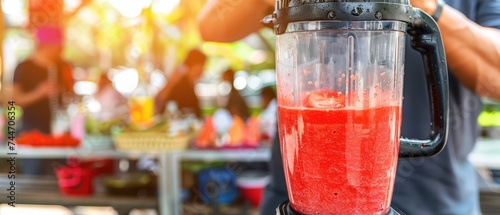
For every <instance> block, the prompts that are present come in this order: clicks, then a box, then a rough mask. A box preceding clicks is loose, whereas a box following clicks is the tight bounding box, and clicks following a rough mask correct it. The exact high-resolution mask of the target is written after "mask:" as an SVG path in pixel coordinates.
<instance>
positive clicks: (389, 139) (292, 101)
mask: <svg viewBox="0 0 500 215" xmlns="http://www.w3.org/2000/svg"><path fill="white" fill-rule="evenodd" d="M406 27H407V24H406V23H404V22H399V21H367V22H347V21H340V22H339V21H310V22H295V23H290V24H289V25H288V28H287V31H286V32H285V33H284V34H282V35H278V36H277V37H276V46H277V53H276V55H277V75H278V79H277V80H278V83H277V86H278V105H279V111H278V119H279V132H280V133H279V135H280V140H281V150H282V151H281V152H282V157H283V164H284V170H285V176H286V179H287V188H288V193H289V197H290V203H291V206H292V207H293V208H294V209H295V210H296V211H297V212H299V213H301V214H385V213H386V212H387V211H388V210H389V208H390V201H391V195H392V187H393V184H394V178H395V170H396V164H397V159H398V152H399V131H400V124H401V104H402V90H403V72H404V48H405V31H406Z"/></svg>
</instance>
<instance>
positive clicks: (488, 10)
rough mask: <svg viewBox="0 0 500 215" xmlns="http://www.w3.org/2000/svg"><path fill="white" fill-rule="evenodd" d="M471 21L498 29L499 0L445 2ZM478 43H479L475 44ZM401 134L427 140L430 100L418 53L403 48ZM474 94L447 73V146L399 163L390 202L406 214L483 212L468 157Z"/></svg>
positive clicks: (476, 108) (477, 104)
mask: <svg viewBox="0 0 500 215" xmlns="http://www.w3.org/2000/svg"><path fill="white" fill-rule="evenodd" d="M446 2H447V3H448V4H449V5H450V6H452V7H454V8H455V9H457V10H459V11H461V12H462V13H463V14H464V15H465V16H467V17H468V18H469V19H470V20H472V21H475V22H477V23H478V24H480V25H483V26H489V27H496V28H500V0H446ZM478 43H480V41H478ZM406 54H407V56H406V63H405V68H406V70H405V83H404V84H405V85H404V98H405V99H404V101H403V126H402V131H401V132H402V135H403V136H405V137H414V138H426V137H427V136H428V134H429V132H430V131H429V122H430V116H429V111H428V109H429V108H428V107H429V102H428V99H427V95H426V94H427V91H426V90H425V79H424V78H425V77H424V74H423V73H422V70H423V65H422V63H421V62H422V58H421V57H420V54H418V53H417V52H415V51H413V50H412V49H411V48H410V47H409V46H408V45H407V52H406ZM481 109H482V104H481V101H480V99H479V97H478V96H476V95H475V94H474V93H473V92H472V91H470V90H468V89H467V88H465V87H464V86H463V85H462V84H460V83H459V82H458V80H457V79H456V77H455V76H454V75H453V74H452V72H451V71H450V127H449V139H448V143H447V146H446V148H445V149H444V150H443V151H442V152H441V153H440V154H439V155H437V156H436V157H433V158H426V159H417V160H400V161H399V165H398V171H397V177H396V182H395V185H394V195H393V200H392V203H393V205H395V206H397V207H398V208H400V209H402V210H403V211H405V212H406V213H408V214H443V215H444V214H453V215H462V214H463V215H474V214H481V212H480V208H479V197H478V188H477V187H478V185H477V179H476V173H475V170H474V167H473V166H472V165H471V163H470V162H469V161H468V160H467V155H468V154H469V153H470V151H471V150H472V148H473V147H474V143H475V142H476V139H477V137H478V134H479V129H478V125H477V116H478V114H479V113H480V111H481Z"/></svg>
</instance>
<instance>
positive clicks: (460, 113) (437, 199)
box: [261, 0, 500, 215]
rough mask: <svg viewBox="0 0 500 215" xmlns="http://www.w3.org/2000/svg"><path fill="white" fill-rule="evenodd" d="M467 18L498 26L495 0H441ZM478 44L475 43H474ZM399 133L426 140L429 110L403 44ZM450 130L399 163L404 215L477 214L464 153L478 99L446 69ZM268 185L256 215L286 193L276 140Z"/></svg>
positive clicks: (418, 63)
mask: <svg viewBox="0 0 500 215" xmlns="http://www.w3.org/2000/svg"><path fill="white" fill-rule="evenodd" d="M446 3H447V4H448V5H450V6H452V7H453V8H455V9H457V10H459V11H461V12H462V13H463V14H464V15H465V16H467V17H468V18H469V19H471V20H472V21H475V22H477V23H479V24H480V25H483V26H489V27H495V28H500V0H446ZM478 42H480V41H478ZM406 50H407V51H406V60H405V68H406V69H405V83H404V97H405V99H404V101H403V126H402V135H403V136H405V137H412V138H428V135H429V134H430V126H429V123H430V113H429V102H428V97H427V89H426V84H425V76H424V73H423V65H422V57H421V56H420V54H419V53H417V52H416V51H413V49H412V48H410V47H409V45H407V47H406ZM450 106H451V107H450V108H451V110H450V129H449V132H450V133H449V139H448V144H447V146H446V148H445V149H444V150H443V152H441V153H440V154H439V155H438V156H436V157H433V158H427V159H418V160H410V161H408V160H407V161H403V160H400V161H399V165H398V172H397V177H396V182H395V187H394V195H393V200H392V203H393V205H395V206H397V207H398V208H400V209H402V210H403V211H404V212H406V213H407V214H409V215H413V214H416V215H435V214H436V215H441V214H443V215H444V214H449V215H476V214H481V212H480V208H479V198H478V187H477V186H478V185H477V179H476V174H475V172H474V168H473V166H472V165H471V163H470V162H469V161H468V160H467V155H468V154H469V152H470V151H471V150H472V148H473V147H474V143H475V142H476V139H477V136H478V125H477V116H478V114H479V112H480V111H481V109H482V104H481V101H480V99H479V98H478V97H477V96H476V95H475V94H474V93H473V92H471V91H470V90H468V89H467V88H465V87H464V86H463V85H462V84H460V83H459V82H458V80H457V79H456V77H455V76H453V74H452V73H451V72H450ZM273 144H274V145H273V149H272V151H273V153H272V161H271V166H270V167H271V173H272V181H271V184H270V185H269V186H268V187H266V191H265V194H264V200H263V205H262V207H261V214H263V215H268V214H275V209H276V207H277V205H278V204H279V203H281V202H283V201H284V200H286V199H287V198H288V197H287V191H286V185H285V179H284V175H283V167H282V163H281V156H280V153H279V143H278V139H277V138H276V139H275V141H274V143H273Z"/></svg>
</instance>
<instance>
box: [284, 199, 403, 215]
mask: <svg viewBox="0 0 500 215" xmlns="http://www.w3.org/2000/svg"><path fill="white" fill-rule="evenodd" d="M276 215H301V214H300V213H298V212H296V211H295V210H293V209H292V207H291V205H290V202H289V201H288V200H287V201H285V202H283V203H281V204H280V206H278V208H276ZM385 215H405V214H404V213H403V212H401V211H399V210H398V209H397V208H392V207H391V208H390V210H389V212H387V213H386V214H385Z"/></svg>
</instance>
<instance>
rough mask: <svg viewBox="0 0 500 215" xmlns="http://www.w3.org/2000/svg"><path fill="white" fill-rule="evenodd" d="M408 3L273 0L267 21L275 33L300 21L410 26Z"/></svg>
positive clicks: (392, 0)
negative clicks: (381, 23)
mask: <svg viewBox="0 0 500 215" xmlns="http://www.w3.org/2000/svg"><path fill="white" fill-rule="evenodd" d="M412 15H413V8H412V6H411V5H410V1H409V0H276V7H275V11H274V13H273V15H272V18H270V21H272V22H273V24H274V30H275V33H276V34H278V35H279V34H283V33H284V32H285V31H286V28H287V26H288V23H292V22H302V21H383V20H390V21H402V22H406V23H412Z"/></svg>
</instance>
